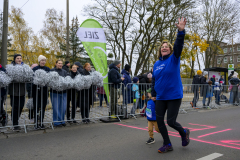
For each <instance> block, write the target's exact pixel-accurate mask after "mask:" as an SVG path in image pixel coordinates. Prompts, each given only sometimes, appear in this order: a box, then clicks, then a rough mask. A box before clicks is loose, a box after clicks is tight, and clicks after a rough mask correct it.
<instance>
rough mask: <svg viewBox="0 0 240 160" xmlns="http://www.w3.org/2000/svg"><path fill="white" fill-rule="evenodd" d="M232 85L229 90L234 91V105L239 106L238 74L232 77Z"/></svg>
mask: <svg viewBox="0 0 240 160" xmlns="http://www.w3.org/2000/svg"><path fill="white" fill-rule="evenodd" d="M230 82H231V85H230V87H229V90H231V91H232V99H233V101H232V103H233V104H234V105H236V106H238V105H239V98H238V90H239V88H238V87H239V79H238V73H236V72H235V73H234V75H233V76H232V79H231V80H230ZM236 101H237V103H235V102H236Z"/></svg>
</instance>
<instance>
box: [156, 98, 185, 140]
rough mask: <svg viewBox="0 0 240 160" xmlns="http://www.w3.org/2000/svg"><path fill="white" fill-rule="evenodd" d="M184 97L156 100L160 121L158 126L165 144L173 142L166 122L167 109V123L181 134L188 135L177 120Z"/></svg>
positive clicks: (157, 114)
mask: <svg viewBox="0 0 240 160" xmlns="http://www.w3.org/2000/svg"><path fill="white" fill-rule="evenodd" d="M181 102H182V99H175V100H157V102H156V107H155V108H156V118H157V123H158V128H159V130H160V133H161V135H162V137H163V143H164V145H167V144H169V143H171V141H170V139H169V136H168V131H167V127H166V125H165V123H164V117H165V113H166V111H167V110H168V111H167V124H168V125H169V126H170V127H172V128H174V129H175V130H177V131H178V132H179V134H180V135H181V136H182V137H183V136H184V137H185V136H186V133H185V132H184V129H183V127H182V126H181V125H180V124H179V123H177V122H176V119H177V116H178V111H179V108H180V105H181Z"/></svg>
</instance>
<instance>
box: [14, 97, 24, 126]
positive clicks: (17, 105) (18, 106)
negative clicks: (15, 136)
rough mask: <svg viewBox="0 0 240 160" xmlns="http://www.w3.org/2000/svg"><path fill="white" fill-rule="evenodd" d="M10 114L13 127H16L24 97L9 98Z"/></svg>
mask: <svg viewBox="0 0 240 160" xmlns="http://www.w3.org/2000/svg"><path fill="white" fill-rule="evenodd" d="M10 100H11V106H12V112H11V117H12V121H13V125H18V119H19V117H20V115H21V113H22V109H23V107H24V103H25V96H10Z"/></svg>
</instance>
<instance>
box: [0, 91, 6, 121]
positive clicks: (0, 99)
mask: <svg viewBox="0 0 240 160" xmlns="http://www.w3.org/2000/svg"><path fill="white" fill-rule="evenodd" d="M0 91H1V90H0ZM3 102H4V97H3V96H0V117H1V115H2V114H4V113H5V111H4V108H3Z"/></svg>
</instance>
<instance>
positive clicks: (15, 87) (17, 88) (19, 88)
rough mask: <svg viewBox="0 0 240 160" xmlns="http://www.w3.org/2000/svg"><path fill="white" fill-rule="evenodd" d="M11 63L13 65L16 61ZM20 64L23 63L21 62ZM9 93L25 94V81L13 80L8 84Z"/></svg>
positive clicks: (13, 94) (14, 94) (15, 94)
mask: <svg viewBox="0 0 240 160" xmlns="http://www.w3.org/2000/svg"><path fill="white" fill-rule="evenodd" d="M12 64H13V65H14V66H15V65H16V63H15V62H14V61H13V62H12ZM22 64H24V63H23V62H22ZM8 90H9V92H8V93H9V95H11V96H25V93H26V90H25V83H19V82H14V81H13V83H10V84H9V88H8Z"/></svg>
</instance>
